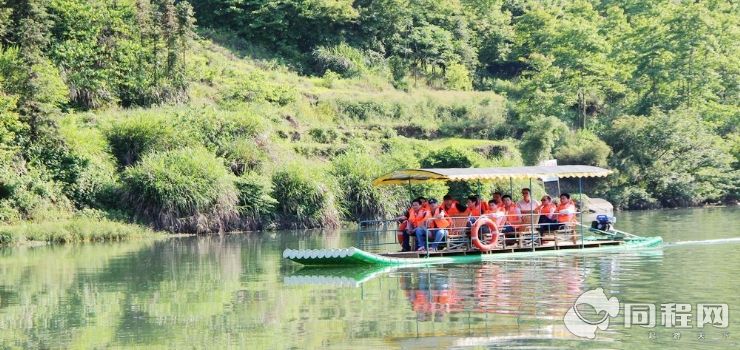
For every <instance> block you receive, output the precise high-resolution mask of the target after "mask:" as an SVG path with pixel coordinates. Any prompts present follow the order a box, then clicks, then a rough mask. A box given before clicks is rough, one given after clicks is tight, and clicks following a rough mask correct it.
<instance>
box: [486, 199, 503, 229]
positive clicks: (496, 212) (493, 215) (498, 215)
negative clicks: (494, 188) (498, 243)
mask: <svg viewBox="0 0 740 350" xmlns="http://www.w3.org/2000/svg"><path fill="white" fill-rule="evenodd" d="M484 214H486V216H488V217H489V218H490V219H491V220H493V222H495V223H496V226H497V227H501V226H502V225H503V224H504V222H505V221H506V214H505V212H504V207H503V206H498V205H496V202H495V201H494V200H493V199H491V200H490V201H488V210H487V211H486V212H485V213H484Z"/></svg>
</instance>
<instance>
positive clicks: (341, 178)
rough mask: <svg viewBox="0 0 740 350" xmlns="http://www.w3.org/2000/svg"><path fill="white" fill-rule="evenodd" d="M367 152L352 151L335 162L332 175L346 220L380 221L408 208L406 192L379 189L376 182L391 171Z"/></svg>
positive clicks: (396, 189)
mask: <svg viewBox="0 0 740 350" xmlns="http://www.w3.org/2000/svg"><path fill="white" fill-rule="evenodd" d="M384 168H385V167H384V165H383V163H382V162H381V161H379V160H378V158H377V157H375V156H373V155H371V154H369V153H367V152H365V151H364V150H352V151H350V152H347V153H345V154H343V155H341V156H339V157H336V158H335V159H334V160H333V161H332V170H331V175H332V176H333V177H334V178H335V179H336V180H337V183H338V185H339V193H340V194H339V196H338V197H339V204H340V207H341V208H342V214H343V217H344V219H345V220H351V221H358V220H369V219H380V218H386V217H390V216H394V215H396V213H398V212H399V211H400V210H401V209H402V208H404V207H405V206H406V205H408V195H407V193H405V190H404V189H402V188H399V187H397V186H395V187H375V186H373V185H372V181H373V179H375V178H376V177H378V176H380V175H383V173H384V172H387V171H388V170H389V169H384Z"/></svg>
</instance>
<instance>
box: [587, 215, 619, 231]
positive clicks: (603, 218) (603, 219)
mask: <svg viewBox="0 0 740 350" xmlns="http://www.w3.org/2000/svg"><path fill="white" fill-rule="evenodd" d="M616 221H617V220H616V218H615V217H613V216H611V217H610V216H608V215H604V214H599V215H596V220H594V221H592V222H591V228H592V229H596V230H599V231H605V232H609V230H611V229H612V225H613V224H614V223H615V222H616Z"/></svg>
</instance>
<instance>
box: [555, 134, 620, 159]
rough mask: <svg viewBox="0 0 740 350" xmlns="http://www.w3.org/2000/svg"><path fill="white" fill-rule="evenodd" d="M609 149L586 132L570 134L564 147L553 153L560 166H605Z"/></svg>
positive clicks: (594, 136) (593, 135)
mask: <svg viewBox="0 0 740 350" xmlns="http://www.w3.org/2000/svg"><path fill="white" fill-rule="evenodd" d="M609 153H611V148H610V147H609V145H607V144H606V142H604V141H601V140H599V138H598V136H596V135H595V134H594V133H592V132H590V131H587V130H579V131H578V132H576V133H571V134H570V135H569V136H568V137H567V138H566V142H565V144H564V145H562V146H560V148H558V150H557V151H555V158H557V159H558V162H559V163H560V164H563V165H566V164H575V165H578V164H585V165H594V166H606V163H607V157H609Z"/></svg>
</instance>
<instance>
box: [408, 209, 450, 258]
mask: <svg viewBox="0 0 740 350" xmlns="http://www.w3.org/2000/svg"><path fill="white" fill-rule="evenodd" d="M429 207H430V208H431V216H430V217H429V218H428V219H426V228H427V229H425V230H424V231H421V232H420V231H419V230H416V242H417V244H418V245H419V248H418V250H420V251H426V245H427V238H430V237H429V236H430V234H431V238H432V239H433V240H434V241H433V242H431V243H429V251H431V252H433V251H437V248H438V247H439V244H440V243H442V242H443V241H444V239H445V236H447V230H446V228H448V227H450V224H451V220H450V217H449V216H447V214H446V213H445V211H444V209H443V208H442V206H440V205H439V203H437V200H436V199H434V198H431V199H429ZM420 233H421V234H420Z"/></svg>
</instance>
